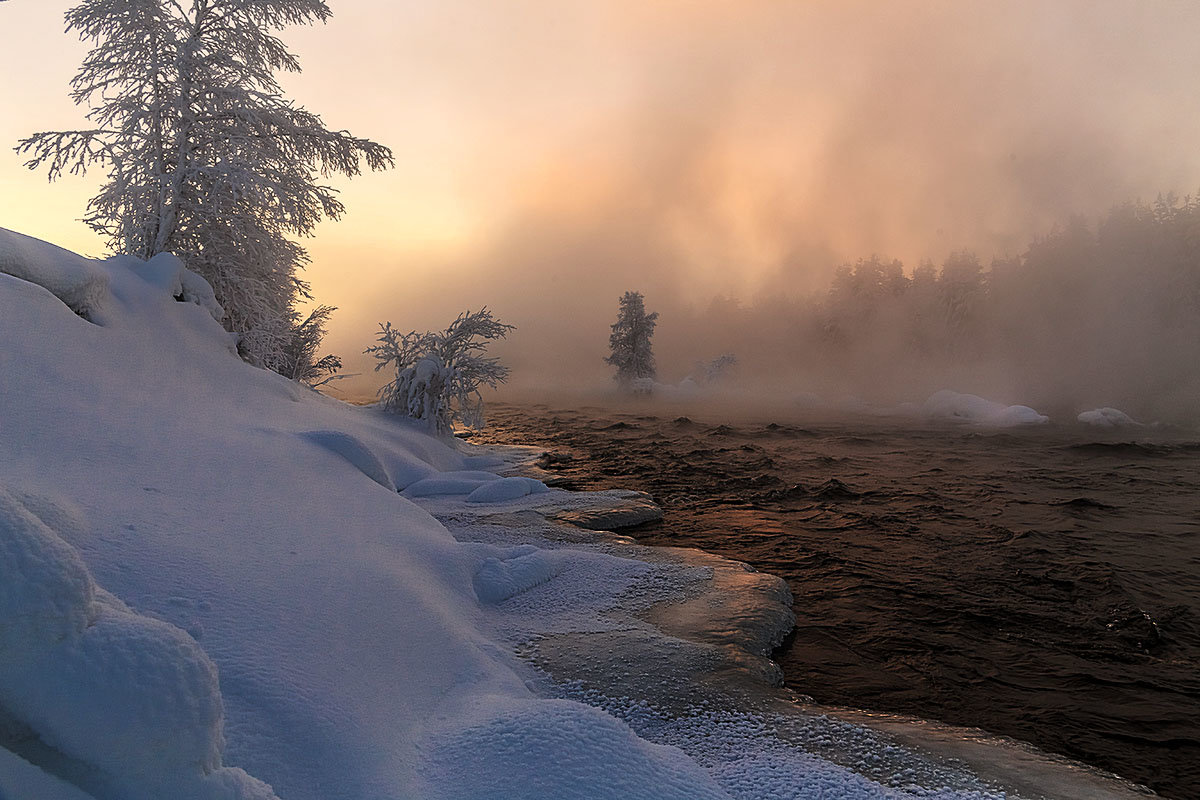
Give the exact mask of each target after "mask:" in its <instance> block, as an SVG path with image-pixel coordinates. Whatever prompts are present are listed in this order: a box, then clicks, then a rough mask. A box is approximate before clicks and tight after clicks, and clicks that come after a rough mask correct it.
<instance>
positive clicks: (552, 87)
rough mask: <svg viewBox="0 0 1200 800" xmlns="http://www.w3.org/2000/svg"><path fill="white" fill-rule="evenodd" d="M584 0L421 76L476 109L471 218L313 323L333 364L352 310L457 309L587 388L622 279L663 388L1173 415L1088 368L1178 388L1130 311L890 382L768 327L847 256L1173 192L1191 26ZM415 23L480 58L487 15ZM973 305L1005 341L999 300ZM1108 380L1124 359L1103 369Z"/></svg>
mask: <svg viewBox="0 0 1200 800" xmlns="http://www.w3.org/2000/svg"><path fill="white" fill-rule="evenodd" d="M604 5H605V7H606V10H604V11H597V10H596V7H595V6H590V7H589V6H588V5H585V4H580V5H578V6H575V5H571V4H561V3H549V2H530V3H528V7H527V8H526V9H525V13H522V14H520V15H519V19H516V18H509V17H506V18H505V25H504V26H502V28H501V29H500V30H503V34H504V35H503V42H502V44H500V45H499V47H500V48H501V55H502V57H499V58H495V59H488V58H483V57H474V58H469V59H467V60H466V61H465V62H464V63H451V64H446V63H444V60H443V63H442V66H441V69H442V72H441V73H440V74H439V75H437V77H436V78H434V79H433V80H435V81H436V82H437V84H438V85H439V86H440V87H441V89H442V91H443V92H445V93H447V94H448V95H450V96H461V98H462V102H463V103H464V104H467V105H469V104H471V103H476V102H477V103H478V107H479V108H478V112H477V113H478V116H477V117H472V116H471V111H470V109H458V111H459V112H460V113H461V115H463V119H465V120H471V119H474V121H475V122H477V123H478V124H479V128H478V131H479V138H478V140H477V141H474V142H473V144H471V145H470V146H469V147H468V150H469V152H470V155H469V156H468V157H467V162H468V163H469V164H470V165H471V168H472V169H473V170H474V172H472V174H469V175H464V176H463V180H464V185H465V187H466V188H465V189H464V193H465V195H466V204H467V205H468V206H470V207H471V208H473V209H476V213H478V214H480V215H483V216H486V217H487V223H486V224H484V225H481V226H480V227H479V228H478V230H479V231H481V232H482V233H480V235H479V236H478V237H477V238H475V239H474V240H472V241H471V242H469V243H468V244H467V245H466V246H464V247H462V248H460V249H459V250H458V252H455V253H440V254H439V253H432V254H431V253H423V254H421V255H420V256H413V257H411V258H404V259H402V261H401V263H400V264H399V265H398V268H397V270H396V271H395V279H394V280H395V285H394V287H386V286H385V287H381V288H382V289H383V290H382V291H379V292H377V293H376V295H375V296H374V297H373V298H372V299H370V300H367V301H366V302H365V303H363V305H362V306H361V307H360V308H354V309H351V308H347V307H346V305H345V304H343V310H342V316H341V318H340V319H338V320H336V323H335V324H336V326H337V330H336V331H335V332H334V334H333V336H331V339H330V346H331V348H332V349H333V350H334V351H336V352H340V353H342V354H343V355H346V354H348V353H352V352H354V351H357V350H361V348H362V346H363V345H364V344H365V343H366V342H365V341H364V340H366V339H367V338H368V337H369V335H370V333H369V332H370V331H371V329H372V328H373V327H374V324H375V322H377V321H379V320H383V319H391V320H392V321H393V322H394V323H395V324H396V325H397V326H398V327H401V328H405V329H406V328H409V327H412V328H426V327H437V326H441V325H444V324H445V323H446V322H448V321H449V320H450V319H452V318H453V316H454V315H455V313H457V312H458V311H461V310H462V309H463V308H466V307H478V306H480V305H483V304H487V305H489V306H490V307H492V308H493V309H494V310H495V311H496V312H497V313H498V314H499V315H500V317H501V318H502V319H504V320H505V321H508V322H512V323H515V324H516V325H517V326H518V330H517V331H516V333H515V334H514V335H513V336H512V338H511V339H510V341H509V342H508V343H506V345H505V349H504V350H503V351H501V354H502V355H503V356H504V358H505V360H506V361H507V362H508V363H510V364H511V365H512V366H513V368H514V375H513V381H514V387H516V388H524V389H526V390H538V389H540V388H542V387H554V388H557V389H563V388H575V387H580V386H583V387H596V388H607V384H608V378H609V376H608V370H607V368H606V367H605V365H604V364H603V361H602V358H603V355H604V353H605V344H606V340H607V333H608V328H607V326H608V325H609V324H610V323H611V321H612V317H613V315H614V314H615V306H616V298H617V297H618V296H619V295H620V294H621V293H622V292H623V291H625V290H638V291H642V292H643V293H645V295H646V299H647V304H648V307H649V308H650V309H652V310H658V311H659V312H661V315H662V316H661V324H660V326H659V332H658V337H657V340H656V352H657V355H658V360H659V364H660V370H661V372H662V373H663V377H664V378H665V379H668V380H678V379H679V378H681V377H683V376H684V375H686V374H687V373H688V371H689V370H690V369H691V367H692V364H693V362H694V360H696V359H698V358H711V357H714V356H716V355H719V354H720V353H721V352H725V351H733V352H736V353H737V354H738V355H739V357H740V358H741V359H742V362H743V370H742V379H743V382H744V383H748V384H754V385H756V386H757V385H759V384H761V383H763V382H764V381H766V380H767V379H768V378H769V379H770V381H769V382H770V383H771V384H772V385H773V386H774V388H776V389H777V390H779V391H780V392H781V393H782V395H784V396H786V395H788V394H789V393H795V392H798V391H805V390H815V391H818V392H820V393H822V394H828V395H834V396H836V395H839V394H841V393H853V394H857V395H863V396H867V397H868V399H871V400H872V401H877V402H897V401H902V400H912V399H920V398H922V397H924V396H925V395H927V394H929V393H930V392H932V391H934V390H936V389H938V388H942V387H944V386H952V387H953V388H956V389H959V390H961V391H975V392H977V393H980V394H988V395H990V396H993V397H995V398H996V399H999V400H1002V401H1005V402H1029V403H1034V402H1039V403H1055V404H1060V405H1062V406H1063V407H1072V408H1075V407H1079V408H1082V407H1084V406H1088V405H1117V404H1120V403H1126V404H1129V403H1133V404H1134V405H1135V406H1136V405H1139V404H1141V406H1142V407H1143V408H1144V409H1145V410H1146V411H1147V412H1150V413H1160V412H1161V413H1168V414H1170V413H1174V412H1176V411H1178V409H1179V407H1180V403H1181V402H1182V401H1178V400H1177V399H1176V400H1172V401H1171V402H1170V403H1168V404H1167V405H1168V406H1169V408H1160V407H1159V406H1158V405H1156V404H1155V403H1153V402H1145V403H1142V402H1141V401H1142V400H1145V399H1146V398H1140V397H1139V396H1138V392H1137V389H1138V387H1137V384H1138V383H1140V382H1141V381H1140V378H1131V379H1130V381H1127V382H1125V383H1122V382H1121V381H1119V380H1117V381H1114V380H1112V379H1111V376H1105V375H1101V374H1098V373H1099V372H1102V371H1103V365H1104V358H1103V357H1102V354H1101V353H1100V352H1099V351H1098V348H1102V347H1108V348H1116V349H1120V350H1129V351H1144V352H1145V353H1146V358H1149V359H1154V360H1166V362H1168V363H1163V364H1162V365H1160V366H1157V367H1156V368H1155V370H1154V373H1155V375H1156V376H1160V377H1159V378H1156V385H1155V391H1160V390H1168V391H1173V390H1175V389H1179V390H1180V392H1181V393H1182V395H1184V396H1189V395H1188V393H1189V392H1191V391H1192V389H1193V388H1194V387H1184V388H1183V389H1180V387H1170V386H1165V384H1167V383H1169V379H1168V378H1166V377H1161V376H1169V375H1170V372H1171V368H1170V366H1171V365H1170V363H1169V362H1170V360H1171V359H1180V364H1181V370H1182V365H1183V363H1184V361H1186V359H1191V361H1192V362H1193V363H1195V362H1196V360H1197V359H1196V355H1197V354H1196V353H1195V352H1194V349H1192V348H1190V347H1189V346H1186V345H1183V344H1181V343H1180V342H1171V343H1161V342H1159V341H1157V340H1156V338H1155V337H1156V336H1157V335H1158V334H1157V333H1156V331H1157V328H1156V327H1155V324H1156V323H1155V320H1154V315H1155V314H1156V313H1158V312H1157V310H1156V309H1155V308H1153V307H1147V306H1146V305H1145V304H1144V303H1141V302H1140V301H1138V300H1137V299H1136V298H1134V299H1131V302H1130V303H1129V304H1125V303H1124V302H1123V300H1124V298H1122V297H1119V296H1113V297H1105V298H1103V299H1102V300H1097V299H1096V298H1094V297H1092V298H1090V299H1089V300H1088V301H1087V302H1086V303H1083V304H1082V305H1081V306H1080V308H1081V309H1082V312H1083V313H1084V317H1082V318H1077V319H1074V320H1073V323H1074V325H1073V327H1070V328H1065V327H1064V328H1063V329H1061V330H1059V331H1057V332H1055V331H1053V330H1050V329H1048V330H1047V333H1046V335H1047V336H1049V337H1051V338H1056V339H1057V341H1055V342H1038V341H1032V340H1030V341H1025V342H1023V343H1022V347H1025V348H1027V349H1028V356H1029V357H1028V359H1026V360H1025V361H1026V362H1027V363H1025V364H1022V363H1020V361H1021V360H1020V359H1014V358H1011V357H1006V358H1005V359H996V358H991V357H987V354H981V355H980V357H979V358H978V359H976V360H974V361H972V360H970V359H958V360H957V361H954V362H953V363H947V362H946V359H941V358H914V359H913V360H912V361H911V363H904V364H899V363H897V361H896V358H895V353H894V351H893V350H892V348H890V347H889V346H888V344H889V337H892V338H894V335H893V333H892V332H889V331H888V330H887V329H886V328H883V329H880V330H879V331H877V332H876V333H877V335H878V337H879V338H878V340H872V341H860V342H858V343H857V344H856V345H855V347H854V348H853V349H852V350H851V351H847V352H845V353H844V354H843V356H844V357H843V358H842V359H841V360H840V361H838V360H837V359H833V360H830V359H824V358H823V359H817V361H819V362H820V363H819V364H816V365H814V359H813V358H812V357H811V353H810V352H800V350H801V348H806V347H808V346H809V345H810V344H811V342H809V341H808V340H807V339H806V338H805V337H804V336H801V335H799V334H798V329H799V328H802V327H803V326H804V324H805V320H804V319H802V318H800V317H802V316H803V315H804V314H805V313H807V311H806V309H807V308H808V306H807V305H806V301H805V298H806V297H808V296H809V295H811V294H813V293H821V294H823V293H824V292H825V291H826V289H827V287H828V286H829V280H830V276H831V274H832V271H833V269H834V267H836V266H837V265H838V264H839V263H842V262H845V261H850V262H852V261H854V260H855V259H857V258H859V257H862V256H868V255H870V254H871V253H876V252H877V253H880V254H883V255H886V256H888V257H889V258H890V257H898V258H900V259H902V260H903V261H904V262H905V265H906V268H907V269H908V270H910V271H911V270H912V268H913V267H915V266H916V264H917V262H918V260H919V259H920V258H922V257H930V258H932V259H934V261H935V262H937V263H938V264H940V263H941V262H942V261H943V260H944V259H945V258H946V257H947V255H948V254H949V253H950V252H951V251H952V250H957V249H960V248H968V249H971V250H973V251H975V252H977V253H978V254H979V255H980V257H981V259H982V261H983V264H984V266H985V267H986V266H987V265H988V263H989V262H990V260H991V258H992V257H993V256H1001V257H1012V256H1019V255H1021V254H1022V253H1024V251H1025V249H1026V248H1027V247H1028V245H1029V243H1030V242H1031V241H1032V240H1033V239H1034V238H1035V237H1037V236H1041V235H1044V234H1046V233H1047V232H1048V231H1050V230H1051V228H1052V226H1053V225H1054V224H1055V223H1061V222H1065V221H1066V220H1067V219H1068V217H1069V216H1070V215H1071V214H1074V213H1081V214H1085V215H1088V216H1089V217H1092V218H1095V217H1097V216H1099V215H1100V214H1102V213H1103V212H1105V211H1106V210H1107V209H1108V208H1110V207H1111V206H1113V205H1116V204H1118V203H1121V202H1123V201H1126V200H1131V199H1134V198H1138V197H1141V198H1143V199H1146V200H1150V199H1152V198H1153V197H1154V195H1155V194H1156V193H1158V192H1160V191H1168V190H1175V191H1178V192H1181V193H1183V192H1187V191H1190V190H1194V189H1195V187H1196V186H1200V160H1198V159H1197V158H1196V156H1195V155H1194V153H1195V147H1194V143H1195V142H1196V141H1200V106H1198V105H1197V104H1196V103H1195V102H1194V100H1193V95H1194V87H1193V85H1192V84H1193V76H1194V75H1195V74H1197V72H1198V71H1200V52H1197V51H1196V48H1195V47H1194V46H1193V43H1194V40H1195V33H1196V32H1197V31H1198V30H1200V8H1198V7H1196V6H1193V5H1190V4H1175V5H1167V4H1155V5H1147V4H1136V3H1125V2H1120V3H1117V2H1108V3H1096V2H1073V3H1056V4H1044V3H1036V2H1025V3H1005V4H994V3H982V2H980V3H960V2H953V3H950V2H947V3H936V2H931V3H924V4H921V5H919V6H917V5H915V4H902V5H897V6H890V5H887V4H879V3H874V2H862V3H844V2H838V3H833V2H829V3H804V4H792V3H777V2H759V3H753V4H746V3H739V4H728V3H719V2H708V3H694V2H687V3H684V2H678V3H656V4H652V6H653V7H652V8H649V9H648V8H646V4H644V3H634V2H628V3H614V4H604ZM505 13H506V14H510V16H511V11H508V12H505ZM448 18H454V15H453V14H450V15H448ZM428 24H430V25H433V24H434V23H432V22H430V23H428ZM418 33H421V34H422V35H428V34H430V33H434V34H437V33H440V34H442V35H444V36H447V37H450V38H451V39H452V40H453V41H454V43H455V44H456V46H457V49H454V50H453V51H454V52H460V51H463V50H465V49H467V48H468V47H469V46H470V45H471V44H472V43H475V44H479V45H480V46H484V47H486V48H492V49H494V48H496V47H497V46H498V45H497V39H496V37H497V29H493V28H491V27H489V26H488V25H480V26H479V27H477V28H465V29H463V30H462V31H459V30H457V29H455V30H451V29H449V28H447V29H437V30H432V31H431V30H425V31H423V32H421V31H419V32H418ZM414 35H416V34H414ZM456 91H461V95H455V92H456ZM484 95H486V96H484ZM498 97H503V98H507V99H506V100H505V101H504V102H500V100H498V99H497V98H498ZM1159 278H1162V279H1163V280H1166V279H1167V278H1166V277H1165V273H1163V272H1162V271H1159V272H1154V271H1153V270H1152V271H1151V274H1149V275H1148V276H1147V280H1158V279H1159ZM1118 286H1119V287H1120V288H1121V290H1122V291H1125V290H1126V289H1127V288H1128V282H1124V281H1121V282H1116V283H1111V282H1110V283H1109V284H1105V287H1106V290H1107V289H1109V288H1116V287H1118ZM318 288H319V286H318ZM1160 288H1161V287H1160ZM714 298H722V299H716V300H714ZM1063 299H1064V302H1069V300H1070V296H1069V295H1063ZM714 302H715V303H716V305H717V307H718V310H719V311H720V310H721V309H723V311H721V312H720V313H715V312H714V313H710V311H709V309H710V306H712V305H713V303H714ZM996 308H997V311H998V312H1002V313H1003V314H1005V315H1008V323H1009V325H1010V327H1018V328H1019V327H1020V326H1021V324H1022V319H1023V315H1024V313H1025V309H1024V307H1023V306H1022V305H1021V303H1020V302H1017V303H1015V304H1013V303H1010V304H1008V305H1005V306H997V307H996ZM1091 314H1102V315H1105V316H1104V317H1102V318H1096V317H1091V316H1087V315H1091ZM1125 331H1128V336H1126V335H1125V333H1124V332H1125ZM1063 341H1067V342H1069V343H1070V345H1071V346H1070V347H1065V346H1063V345H1062V342H1063ZM1122 343H1123V344H1122ZM1043 345H1046V346H1045V347H1043ZM1050 345H1053V346H1050ZM1081 354H1086V357H1081ZM1134 361H1136V353H1129V352H1126V353H1124V354H1123V355H1122V357H1121V359H1118V360H1116V361H1114V362H1113V369H1115V370H1119V369H1122V368H1124V367H1125V366H1127V365H1128V364H1131V363H1133V362H1134ZM1081 362H1086V364H1087V367H1086V369H1079V368H1078V365H1079V363H1081ZM355 366H356V365H355V364H354V363H353V359H351V367H352V368H353V367H355ZM1026 367H1029V368H1026ZM1189 374H1190V373H1189ZM1049 383H1053V384H1054V385H1053V386H1052V387H1051V386H1048V384H1049ZM1182 383H1186V380H1184V379H1181V384H1182Z"/></svg>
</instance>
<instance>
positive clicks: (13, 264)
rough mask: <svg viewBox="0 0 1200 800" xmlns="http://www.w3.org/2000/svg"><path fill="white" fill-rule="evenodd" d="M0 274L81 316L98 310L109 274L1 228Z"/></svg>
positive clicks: (86, 261) (86, 260)
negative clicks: (39, 290) (34, 288)
mask: <svg viewBox="0 0 1200 800" xmlns="http://www.w3.org/2000/svg"><path fill="white" fill-rule="evenodd" d="M0 272H4V273H7V274H9V275H12V276H13V277H15V278H20V279H21V280H24V281H29V282H30V283H35V284H37V285H38V286H41V287H43V288H45V289H47V290H48V291H49V292H50V293H51V294H53V295H54V296H55V297H57V298H58V299H59V300H61V301H63V303H65V304H66V305H67V307H68V308H70V309H71V310H72V311H74V312H75V313H76V314H79V315H80V316H82V317H90V316H91V315H92V314H94V313H95V312H96V311H98V310H99V308H100V305H101V304H102V302H103V300H104V297H105V296H106V295H107V293H108V273H107V272H105V271H104V269H103V268H102V267H100V265H99V263H98V262H96V261H94V260H92V259H89V258H84V257H83V256H79V255H76V254H75V253H72V252H71V251H70V250H64V249H63V248H61V247H59V246H57V245H53V244H50V243H49V242H43V241H41V240H40V239H34V238H33V237H31V236H26V235H24V234H21V233H16V232H15V231H10V230H8V229H6V228H0ZM210 292H211V290H210Z"/></svg>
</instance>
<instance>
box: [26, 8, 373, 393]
mask: <svg viewBox="0 0 1200 800" xmlns="http://www.w3.org/2000/svg"><path fill="white" fill-rule="evenodd" d="M329 16H330V11H329V8H328V6H327V5H326V3H325V2H324V0H84V1H83V2H81V3H80V4H79V5H77V6H75V7H74V8H72V9H71V10H70V11H68V12H67V14H66V22H67V30H68V31H76V32H78V34H79V36H80V38H81V39H84V40H90V41H92V42H93V43H94V47H93V49H92V50H91V52H90V53H89V54H88V55H87V57H86V58H85V59H84V62H83V65H82V67H81V68H80V71H79V73H78V74H77V75H76V76H75V78H74V79H73V80H72V82H71V97H72V99H73V100H74V101H75V102H76V103H79V104H88V105H89V111H88V113H87V117H88V119H89V120H90V121H91V122H92V123H93V125H94V127H93V128H92V129H90V130H79V131H50V132H44V133H38V134H35V135H33V136H31V137H29V138H27V139H24V140H22V141H21V142H20V144H19V145H18V147H17V149H18V151H19V152H22V153H28V154H29V156H30V159H29V161H28V162H27V165H28V166H29V167H30V168H36V167H39V166H42V165H45V166H46V167H47V168H48V170H49V174H50V178H51V180H53V179H55V178H57V177H59V176H60V175H62V174H63V172H64V171H69V172H71V173H79V174H81V173H83V172H85V171H86V170H87V168H88V167H89V166H93V165H96V166H99V167H101V168H103V169H105V170H106V172H107V175H108V180H107V181H106V182H105V184H104V185H103V186H102V188H101V190H100V192H99V194H97V195H96V196H95V197H94V198H92V200H91V201H90V203H89V204H88V211H87V214H86V215H85V216H84V221H85V222H86V223H87V224H88V225H89V226H91V227H92V228H93V229H94V230H96V231H98V232H100V233H102V234H104V235H105V237H106V238H107V239H108V243H109V247H110V249H111V250H112V251H113V252H116V253H122V254H128V255H134V256H137V257H139V258H144V259H146V258H150V257H152V256H154V255H156V254H158V253H161V252H170V253H174V254H175V255H177V256H179V257H180V258H182V259H183V260H184V261H185V263H186V264H187V265H188V267H189V268H190V269H192V270H194V271H195V272H198V273H199V274H200V275H202V276H204V278H206V279H207V280H208V281H209V283H211V284H212V287H213V289H214V291H215V292H216V295H217V299H218V300H219V301H220V303H221V305H222V306H223V307H224V309H225V313H226V319H225V324H226V326H227V327H228V328H229V329H230V330H232V331H235V332H237V333H239V334H240V335H241V339H240V345H239V346H240V349H241V351H242V354H243V356H245V357H246V358H247V359H248V360H250V361H251V362H252V363H256V364H258V365H260V366H264V367H268V368H272V369H276V370H277V371H279V370H284V369H286V368H287V364H288V360H289V359H288V354H287V353H286V352H285V351H286V350H287V348H288V347H289V346H291V345H292V343H293V342H294V338H295V329H296V328H297V327H298V326H299V325H301V324H303V323H302V322H301V320H300V317H299V315H298V314H297V313H296V311H295V309H294V304H295V302H296V300H297V298H298V297H305V298H308V297H309V295H308V285H307V284H306V283H305V282H304V281H302V280H301V279H300V278H299V275H298V272H299V270H301V269H302V268H303V267H304V265H305V264H306V263H307V261H308V255H307V253H306V252H305V250H304V248H303V247H301V246H300V245H299V244H297V243H296V242H295V241H293V240H292V239H291V238H289V237H293V236H303V235H308V234H310V233H311V232H312V230H313V229H314V228H315V226H316V224H317V223H318V222H319V221H320V220H321V219H322V218H323V217H329V218H332V219H337V218H338V217H340V216H341V214H342V213H343V211H344V210H345V209H344V207H343V205H342V204H341V202H340V201H339V200H338V199H337V195H336V192H335V190H334V189H333V188H332V187H330V186H327V185H323V184H321V183H320V182H319V177H323V176H328V175H330V174H332V173H340V174H344V175H349V176H353V175H357V174H359V171H360V165H361V163H362V162H363V161H365V162H366V164H367V166H368V167H369V168H370V169H383V168H386V167H388V166H391V165H392V154H391V151H390V150H388V148H386V147H384V146H382V145H379V144H377V143H375V142H371V141H369V140H366V139H360V138H356V137H354V136H351V135H350V134H349V133H347V132H345V131H331V130H329V129H328V128H326V127H325V125H324V123H323V122H322V121H321V118H320V117H319V116H317V115H316V114H313V113H312V112H310V111H307V110H306V109H304V108H303V107H300V106H297V105H295V104H294V103H293V102H291V101H290V100H287V99H285V98H284V97H283V96H282V88H281V87H280V85H279V83H278V80H277V78H276V73H278V72H279V71H281V70H282V71H286V72H298V71H299V69H300V65H299V62H298V60H297V58H296V56H295V55H293V54H292V53H290V52H288V50H287V47H286V46H285V45H284V43H283V42H282V41H281V40H280V39H279V38H277V37H276V36H275V35H274V33H273V32H274V31H277V30H280V29H282V28H284V27H286V26H288V25H302V24H310V23H313V22H323V21H325V20H326V19H328V18H329ZM309 333H310V334H311V330H310V331H309Z"/></svg>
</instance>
